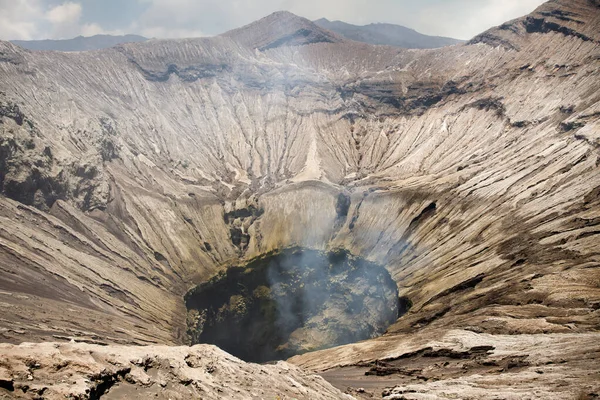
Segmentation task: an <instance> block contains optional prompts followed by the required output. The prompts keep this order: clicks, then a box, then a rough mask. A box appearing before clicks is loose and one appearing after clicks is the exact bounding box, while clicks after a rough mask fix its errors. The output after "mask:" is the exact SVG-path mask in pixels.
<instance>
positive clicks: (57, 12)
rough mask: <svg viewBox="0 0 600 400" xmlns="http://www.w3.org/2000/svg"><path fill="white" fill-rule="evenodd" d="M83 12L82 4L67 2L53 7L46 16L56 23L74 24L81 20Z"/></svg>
mask: <svg viewBox="0 0 600 400" xmlns="http://www.w3.org/2000/svg"><path fill="white" fill-rule="evenodd" d="M81 12H82V7H81V4H79V3H72V2H67V3H63V4H61V5H59V6H56V7H53V8H51V9H50V10H49V11H48V12H47V13H46V18H47V19H48V21H50V22H51V23H53V24H55V25H62V24H73V23H78V22H79V19H80V18H81Z"/></svg>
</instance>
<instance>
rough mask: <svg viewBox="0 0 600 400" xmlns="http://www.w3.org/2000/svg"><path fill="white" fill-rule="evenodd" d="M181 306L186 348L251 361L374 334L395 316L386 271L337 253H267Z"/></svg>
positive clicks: (217, 279)
mask: <svg viewBox="0 0 600 400" xmlns="http://www.w3.org/2000/svg"><path fill="white" fill-rule="evenodd" d="M185 301H186V306H187V309H188V334H189V335H190V337H191V341H192V344H198V343H210V344H215V345H217V346H219V347H220V348H222V349H223V350H225V351H227V352H229V353H231V354H233V355H235V356H237V357H239V358H241V359H243V360H246V361H252V362H265V361H270V360H275V359H284V358H288V357H291V356H293V355H295V354H301V353H305V352H307V351H313V350H318V349H323V348H328V347H332V346H337V345H341V344H347V343H352V342H356V341H360V340H364V339H369V338H373V337H376V336H379V335H381V334H383V333H384V332H385V330H386V328H387V327H388V326H390V325H391V324H392V323H393V322H395V321H396V319H397V318H398V312H399V301H398V288H397V286H396V283H395V282H394V281H393V279H392V278H391V276H390V274H389V273H388V272H387V270H386V269H385V268H384V267H382V266H380V265H377V264H375V263H372V262H369V261H367V260H364V259H362V258H359V257H355V256H353V255H351V254H350V253H349V252H347V251H345V250H336V251H331V252H322V251H317V250H309V249H303V248H292V249H286V250H281V251H274V252H271V253H267V254H265V255H263V256H261V257H258V258H255V259H253V260H251V261H249V262H248V263H247V264H246V265H244V266H236V267H230V268H228V269H227V270H226V271H224V272H222V273H220V274H219V275H217V276H215V277H213V278H212V279H211V280H209V281H208V282H205V283H202V284H200V285H198V286H197V287H195V288H194V289H192V290H190V291H189V292H188V293H187V295H186V296H185Z"/></svg>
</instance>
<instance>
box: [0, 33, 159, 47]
mask: <svg viewBox="0 0 600 400" xmlns="http://www.w3.org/2000/svg"><path fill="white" fill-rule="evenodd" d="M146 40H148V39H146V38H145V37H143V36H139V35H120V36H113V35H94V36H89V37H84V36H77V37H76V38H73V39H65V40H50V39H46V40H12V41H11V42H12V43H13V44H16V45H17V46H20V47H23V48H24V49H29V50H52V51H89V50H100V49H107V48H109V47H114V46H116V45H118V44H123V43H137V42H145V41H146Z"/></svg>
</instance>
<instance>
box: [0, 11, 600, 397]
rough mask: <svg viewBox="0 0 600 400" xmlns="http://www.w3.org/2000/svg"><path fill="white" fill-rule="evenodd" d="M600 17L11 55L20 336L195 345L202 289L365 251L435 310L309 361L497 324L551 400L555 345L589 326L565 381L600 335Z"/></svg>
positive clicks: (495, 334) (14, 261)
mask: <svg viewBox="0 0 600 400" xmlns="http://www.w3.org/2000/svg"><path fill="white" fill-rule="evenodd" d="M552 10H554V11H552ZM558 11H560V12H562V13H563V14H564V15H563V14H560V13H558ZM548 13H550V14H549V15H546V14H548ZM567 13H568V14H567ZM599 14H600V6H599V5H598V4H597V2H594V1H589V0H577V1H560V2H558V1H554V2H550V3H547V4H546V5H544V6H542V7H541V8H539V9H538V10H537V11H536V12H535V13H533V14H532V15H531V16H529V17H525V18H523V19H519V20H516V21H513V22H511V23H510V24H511V26H513V27H514V28H511V29H509V30H506V29H500V28H497V29H493V30H491V31H489V32H487V33H485V34H484V35H482V36H480V37H479V39H476V40H474V42H473V43H472V44H470V45H464V46H452V47H449V48H443V49H436V50H403V49H398V48H393V47H385V46H371V45H368V44H363V43H357V42H352V41H347V40H343V39H338V38H337V37H336V36H335V35H333V34H330V33H328V32H326V31H324V30H320V28H318V27H317V28H315V27H314V24H312V23H310V22H309V21H306V20H303V19H300V18H297V17H293V16H290V15H289V14H275V15H273V16H270V17H267V18H266V19H264V20H262V22H260V23H255V24H252V25H250V26H249V27H245V28H241V29H240V30H236V31H233V32H230V33H228V34H226V35H223V36H221V37H216V38H207V39H188V40H173V41H148V42H145V43H139V44H127V45H123V46H120V47H118V48H115V49H107V50H102V51H97V52H85V53H73V54H68V53H34V52H29V51H26V50H23V49H20V48H18V47H16V46H14V45H11V44H10V43H6V42H0V115H1V116H2V117H1V121H2V124H0V172H1V174H0V189H1V191H2V194H3V195H4V196H2V197H0V218H1V223H0V266H1V267H2V270H3V271H2V274H0V304H1V307H2V319H1V320H0V327H1V329H2V331H1V332H0V334H1V335H2V339H3V340H4V341H8V342H12V343H19V342H22V341H45V340H56V341H59V340H70V339H73V340H76V341H87V342H90V341H91V342H101V343H107V344H115V343H119V344H132V345H133V344H147V343H158V344H181V343H185V341H186V337H185V336H186V335H185V331H186V310H185V307H184V303H183V296H184V294H185V293H186V291H187V290H189V289H190V288H191V287H192V286H193V285H194V284H197V283H199V282H202V281H204V280H206V279H207V278H209V277H210V276H212V275H214V274H215V273H217V272H218V271H219V270H222V269H223V268H225V267H226V266H227V265H234V264H239V263H240V259H250V258H253V257H255V256H259V255H261V254H265V253H267V252H270V251H275V250H278V249H283V248H287V247H291V246H303V247H308V248H313V249H319V250H324V249H335V248H345V249H347V250H349V251H350V252H351V253H353V254H355V255H357V256H360V257H362V258H365V259H368V260H370V261H372V262H375V263H377V264H379V265H384V266H385V267H386V268H387V270H388V271H389V272H390V274H391V276H392V278H393V279H394V281H395V282H396V283H397V284H398V288H399V292H400V296H402V297H403V304H404V306H406V307H408V306H409V305H412V307H411V308H410V310H409V311H408V313H406V314H405V315H403V316H402V317H401V318H400V319H399V320H398V321H397V322H396V323H395V324H394V325H393V326H392V327H390V328H389V329H388V333H387V335H385V336H383V337H382V338H380V339H375V340H370V341H366V342H361V343H358V344H354V345H349V346H346V347H342V348H338V349H333V350H326V351H324V352H321V353H318V355H314V356H313V355H311V354H308V355H305V356H301V357H298V358H295V359H294V362H296V363H299V364H302V365H306V366H309V367H310V368H313V369H315V370H320V369H324V368H327V367H335V366H341V365H353V364H356V363H358V362H359V361H367V362H370V361H375V360H385V359H389V358H394V357H400V356H402V355H403V354H404V352H405V351H411V350H407V349H408V348H409V346H407V345H406V344H405V343H406V341H407V340H408V341H413V340H417V341H418V340H420V339H419V338H423V339H427V340H431V341H435V340H440V339H439V338H442V337H445V335H446V334H448V331H449V330H451V329H454V331H453V332H458V335H459V336H460V335H463V336H464V338H465V339H464V340H471V339H469V338H471V336H470V335H471V333H468V331H470V332H473V331H475V332H477V333H476V334H475V335H481V336H476V337H477V338H479V337H483V338H485V340H480V339H473V340H474V341H475V342H478V343H479V342H486V343H487V344H486V343H483V345H486V346H492V347H493V346H495V345H494V344H493V343H494V342H498V343H500V342H502V343H513V344H514V345H515V346H517V344H518V346H517V348H519V349H521V350H519V354H518V356H519V357H521V358H522V359H523V360H524V361H526V362H527V363H528V364H525V363H521V364H518V365H519V367H518V368H519V369H516V370H515V369H513V371H514V373H519V374H521V373H523V375H522V376H523V377H524V378H523V380H520V381H519V382H520V383H518V385H520V387H521V388H523V391H522V393H525V395H531V396H533V394H532V393H535V390H536V388H537V387H539V383H536V381H535V379H533V378H535V376H537V375H539V374H538V373H536V372H535V368H536V366H537V365H538V364H541V363H543V362H544V361H543V360H544V355H543V354H541V353H540V352H539V351H535V346H537V345H538V343H542V342H543V341H540V340H538V339H536V338H537V336H535V335H544V334H552V335H555V336H551V337H562V336H560V335H563V334H567V333H568V334H569V335H573V339H572V340H571V339H569V340H570V341H569V343H570V344H569V346H566V347H565V351H566V352H569V354H571V356H569V357H566V358H565V363H564V365H563V364H561V366H560V367H558V369H557V372H556V374H558V375H560V374H561V373H562V372H565V371H567V370H575V369H574V368H580V366H575V365H573V364H571V361H572V360H576V359H577V357H576V356H575V355H576V354H578V353H577V352H576V351H578V347H577V342H578V341H577V337H579V336H578V335H582V336H580V337H581V338H589V336H586V335H591V336H592V337H597V335H598V333H597V329H598V326H600V311H599V307H598V305H599V304H600V289H599V288H598V284H597V283H598V281H600V272H599V271H600V269H599V268H598V266H599V262H600V259H599V257H600V256H599V254H600V253H599V249H598V231H599V229H598V226H599V223H600V215H599V212H600V211H599V210H600V207H599V206H600V204H599V200H598V194H599V193H600V173H599V167H600V154H599V153H598V148H599V140H600V137H599V132H600V95H599V93H600V79H598V74H599V72H598V71H599V67H600V45H599V43H598V38H597V36H598V34H597V32H600V26H599V17H598V16H599ZM557 15H558V16H560V17H561V18H563V17H564V18H570V19H571V20H573V21H577V22H573V21H565V20H563V19H561V18H558V17H557ZM565 15H566V16H565ZM528 18H533V19H536V20H537V19H542V22H541V23H538V22H536V23H535V24H534V25H535V26H542V27H544V26H545V27H547V28H548V29H546V28H543V29H528V28H527V26H528V22H527V21H528ZM554 24H556V25H558V28H556V26H555V25H554ZM273 26H275V27H277V29H272V27H273ZM567 28H568V29H570V30H567ZM303 29H306V30H307V31H308V34H306V35H305V34H304V33H302V34H300V35H297V34H296V33H297V32H299V31H302V30H303ZM303 32H304V31H303ZM507 32H508V33H507ZM332 35H333V36H332ZM493 38H496V39H493ZM492 39H493V40H492ZM500 39H501V40H500ZM507 43H508V44H510V45H507ZM257 49H258V51H257ZM58 66H60V68H59V67H58ZM340 196H341V197H340ZM340 198H342V199H343V201H342V203H343V204H346V205H347V206H345V207H339V204H340ZM453 335H454V334H453ZM507 335H508V336H507ZM452 337H454V336H452ZM507 337H508V338H507ZM452 340H454V339H452ZM565 340H567V339H565ZM582 340H583V339H582ZM586 340H588V339H586ZM418 343H421V342H418ZM469 343H471V342H469ZM490 343H491V344H490ZM422 344H423V345H426V346H425V347H431V346H429V344H428V343H427V342H424V343H422ZM444 346H446V348H451V347H448V345H447V344H445V345H444ZM477 346H478V345H477V344H473V345H472V346H470V347H469V349H470V348H471V347H477ZM503 346H508V345H506V344H503ZM497 348H498V349H500V350H498V353H497V354H495V353H493V352H494V350H493V349H489V348H488V349H487V350H486V354H487V352H491V354H492V355H493V358H494V360H495V358H497V357H496V356H500V355H501V354H502V350H501V349H502V348H504V347H500V345H498V346H497ZM452 349H454V350H453V351H458V350H457V349H455V348H453V347H452ZM417 350H421V348H417V349H416V350H415V351H417ZM463 350H464V349H463ZM461 351H462V350H461ZM446 354H454V353H446ZM477 354H479V353H477ZM438 355H439V354H438ZM461 357H462V356H461ZM409 358H410V357H409ZM424 359H425V360H434V359H435V360H436V362H437V360H438V358H427V357H424ZM439 361H440V362H445V361H444V360H439ZM550 361H552V360H550ZM482 362H484V361H482ZM494 362H496V361H494ZM552 362H556V363H560V360H557V361H552ZM465 365H466V366H465V367H464V368H463V367H462V366H459V367H458V371H464V374H470V372H469V371H479V372H481V373H482V374H483V375H484V376H485V379H483V378H482V379H483V380H474V381H469V382H468V385H469V386H470V387H471V388H472V390H474V391H476V392H478V393H479V395H478V396H480V397H481V396H483V397H485V391H486V390H490V388H492V387H494V385H496V384H497V385H500V384H502V383H501V382H500V379H499V378H498V377H497V375H495V374H497V373H498V371H497V370H496V369H492V368H490V369H489V370H477V369H474V367H473V364H465ZM511 365H512V364H511ZM587 365H588V367H585V368H587V371H588V372H589V373H588V374H587V375H586V374H584V375H582V374H576V376H575V377H574V378H573V379H572V380H569V381H568V382H567V386H561V384H562V383H561V381H560V379H555V380H548V381H547V382H546V381H544V382H546V383H547V385H551V386H550V389H549V390H552V391H553V392H556V393H559V394H560V395H561V396H562V395H563V394H564V396H563V397H567V398H568V397H569V396H570V394H571V393H575V392H574V391H573V390H574V388H575V387H577V388H583V389H582V390H585V391H586V392H589V393H598V388H597V379H596V380H595V379H594V377H595V376H597V374H598V370H599V367H598V357H592V358H591V359H590V360H589V362H587ZM426 367H427V365H425V366H424V367H423V368H426ZM498 368H500V369H501V367H498ZM585 368H584V369H585ZM393 371H396V372H393ZM399 371H400V372H399ZM401 371H403V369H400V370H398V369H396V370H392V373H393V374H396V375H395V376H394V378H395V379H399V380H400V381H402V379H405V378H403V376H405V375H406V374H404V375H403V374H402V372H401ZM506 371H509V373H513V372H510V368H509V369H507V370H506ZM561 371H562V372H561ZM342 372H343V371H342ZM461 373H462V372H461ZM558 375H554V376H558ZM511 376H512V375H511ZM519 376H521V375H519ZM549 376H550V375H549ZM435 378H436V379H447V377H445V375H444V374H443V373H442V374H441V375H439V376H436V377H435ZM451 379H454V378H451ZM402 382H403V381H402ZM515 382H516V381H515ZM546 383H544V385H546ZM342 384H343V383H342ZM536 385H537V386H536ZM346 386H352V384H348V385H346ZM473 388H474V389H473ZM418 390H425V391H426V390H429V389H427V388H426V387H425V388H423V387H421V386H419V388H418ZM436 393H437V395H438V396H442V395H443V393H442V394H440V393H439V391H438V392H436ZM589 393H588V394H589ZM453 395H456V394H453ZM459 397H460V396H459ZM442 398H443V397H442Z"/></svg>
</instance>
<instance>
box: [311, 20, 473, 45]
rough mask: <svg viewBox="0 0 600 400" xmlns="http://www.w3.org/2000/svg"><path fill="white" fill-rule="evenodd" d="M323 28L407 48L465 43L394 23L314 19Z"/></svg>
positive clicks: (375, 42) (363, 40)
mask: <svg viewBox="0 0 600 400" xmlns="http://www.w3.org/2000/svg"><path fill="white" fill-rule="evenodd" d="M314 22H315V24H317V25H318V26H320V27H321V28H323V29H327V30H329V31H332V32H335V33H337V34H338V35H341V36H343V37H345V38H347V39H350V40H355V41H357V42H363V43H369V44H378V45H387V46H396V47H402V48H405V49H435V48H438V47H445V46H452V45H455V44H460V43H464V41H462V40H458V39H452V38H447V37H441V36H428V35H423V34H422V33H419V32H417V31H415V30H414V29H410V28H406V27H404V26H401V25H394V24H383V23H378V24H369V25H363V26H359V25H352V24H348V23H346V22H342V21H329V20H328V19H326V18H321V19H318V20H316V21H314Z"/></svg>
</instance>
